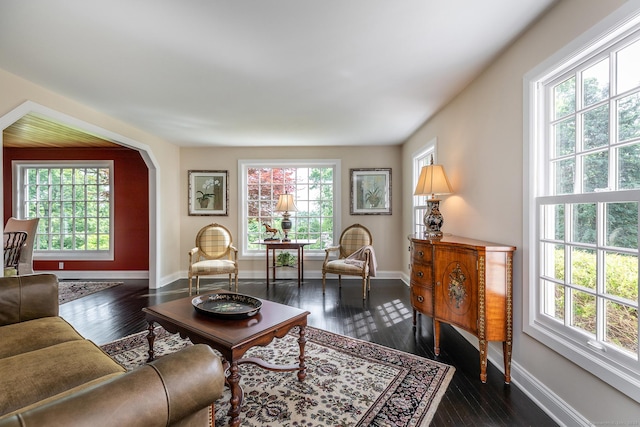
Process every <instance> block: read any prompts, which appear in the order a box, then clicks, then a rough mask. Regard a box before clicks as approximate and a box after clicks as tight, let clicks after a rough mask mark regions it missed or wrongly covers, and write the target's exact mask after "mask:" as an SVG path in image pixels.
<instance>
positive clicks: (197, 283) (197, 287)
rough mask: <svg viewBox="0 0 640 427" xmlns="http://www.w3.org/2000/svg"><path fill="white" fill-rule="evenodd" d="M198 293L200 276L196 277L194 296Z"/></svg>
mask: <svg viewBox="0 0 640 427" xmlns="http://www.w3.org/2000/svg"><path fill="white" fill-rule="evenodd" d="M199 293H200V276H196V295H198V294H199Z"/></svg>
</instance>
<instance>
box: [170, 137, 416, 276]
mask: <svg viewBox="0 0 640 427" xmlns="http://www.w3.org/2000/svg"><path fill="white" fill-rule="evenodd" d="M181 157H182V160H181V171H180V182H181V195H180V207H181V208H180V218H181V220H180V223H181V235H182V237H181V241H180V247H181V250H180V254H181V266H182V271H183V277H186V272H187V269H188V258H187V252H188V251H189V249H191V248H192V247H193V244H194V240H195V236H196V234H197V233H198V230H199V229H200V228H202V227H203V226H205V225H207V224H210V223H212V222H218V223H220V224H222V225H224V226H225V227H227V228H229V229H230V230H231V233H232V234H233V235H234V241H237V240H238V238H237V236H238V230H239V223H238V221H239V218H238V217H239V206H238V160H240V159H283V160H286V159H340V161H341V168H342V171H341V180H342V184H341V192H342V193H341V200H340V214H341V224H342V228H344V227H346V226H349V225H351V224H354V223H360V224H362V225H364V226H365V227H367V228H368V229H369V230H370V231H371V232H372V234H373V240H374V241H373V243H374V248H375V251H376V259H377V260H378V272H379V276H380V277H384V276H388V275H391V276H393V277H398V276H399V273H400V272H399V270H400V269H401V268H402V260H403V257H402V251H403V250H404V251H406V248H407V240H406V234H405V235H401V233H400V231H401V230H402V200H403V198H404V197H405V196H406V194H404V193H406V191H404V190H403V185H402V167H401V160H400V157H401V147H400V146H366V147H251V148H228V147H226V148H225V147H216V148H183V149H182V150H181ZM350 168H391V169H392V171H391V179H392V188H391V194H392V208H391V211H392V215H350V205H349V169H350ZM189 170H228V171H229V215H228V216H204V217H201V216H189V215H188V209H187V188H188V182H187V181H188V178H187V176H188V171H189ZM305 258H307V255H306V253H305ZM264 261H265V260H264V257H259V258H256V259H246V258H245V259H241V260H240V265H239V275H240V277H241V278H242V277H262V278H264V277H265V263H264ZM304 269H305V270H304V271H305V277H321V270H322V260H321V259H315V260H312V259H308V260H307V261H305V265H304ZM373 286H374V285H372V287H373Z"/></svg>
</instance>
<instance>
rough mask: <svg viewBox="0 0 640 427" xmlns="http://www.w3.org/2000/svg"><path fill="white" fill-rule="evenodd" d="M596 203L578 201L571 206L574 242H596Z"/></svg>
mask: <svg viewBox="0 0 640 427" xmlns="http://www.w3.org/2000/svg"><path fill="white" fill-rule="evenodd" d="M596 237H597V234H596V205H595V203H580V204H575V205H574V206H573V235H572V241H573V242H574V243H590V244H595V243H596Z"/></svg>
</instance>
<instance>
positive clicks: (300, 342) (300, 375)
mask: <svg viewBox="0 0 640 427" xmlns="http://www.w3.org/2000/svg"><path fill="white" fill-rule="evenodd" d="M306 334H307V329H306V328H305V327H304V326H300V338H299V339H298V345H299V346H300V365H299V366H300V370H299V371H298V381H304V379H305V378H306V377H307V365H305V363H304V360H305V357H304V345H305V344H306V342H307V337H306Z"/></svg>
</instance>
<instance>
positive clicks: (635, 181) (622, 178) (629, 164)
mask: <svg viewBox="0 0 640 427" xmlns="http://www.w3.org/2000/svg"><path fill="white" fill-rule="evenodd" d="M618 170H619V175H618V188H619V189H620V190H631V189H635V188H640V144H632V145H628V146H626V147H621V148H619V149H618Z"/></svg>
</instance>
